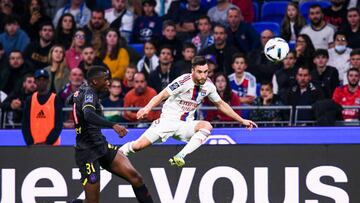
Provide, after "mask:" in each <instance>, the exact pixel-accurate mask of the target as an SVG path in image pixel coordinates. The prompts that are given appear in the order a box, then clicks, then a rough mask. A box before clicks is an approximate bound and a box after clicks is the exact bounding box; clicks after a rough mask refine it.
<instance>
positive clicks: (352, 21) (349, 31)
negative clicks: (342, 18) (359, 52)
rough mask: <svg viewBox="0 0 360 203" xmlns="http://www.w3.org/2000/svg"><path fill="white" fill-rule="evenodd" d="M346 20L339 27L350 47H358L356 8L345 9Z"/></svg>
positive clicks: (359, 14)
mask: <svg viewBox="0 0 360 203" xmlns="http://www.w3.org/2000/svg"><path fill="white" fill-rule="evenodd" d="M347 22H348V23H346V24H344V26H343V28H342V29H341V30H342V31H343V32H344V33H345V35H346V39H347V40H348V42H349V47H350V48H352V49H356V48H360V11H359V9H358V8H350V9H349V10H348V11H347Z"/></svg>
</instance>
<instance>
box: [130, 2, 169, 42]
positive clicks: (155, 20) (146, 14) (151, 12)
mask: <svg viewBox="0 0 360 203" xmlns="http://www.w3.org/2000/svg"><path fill="white" fill-rule="evenodd" d="M155 6H156V1H155V0H143V1H142V10H143V15H142V16H139V17H137V18H136V20H135V23H134V30H133V40H132V41H133V43H144V42H146V41H149V40H153V39H155V38H157V37H160V36H161V27H162V20H161V18H160V17H159V16H158V14H157V13H156V12H155Z"/></svg>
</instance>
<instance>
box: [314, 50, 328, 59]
mask: <svg viewBox="0 0 360 203" xmlns="http://www.w3.org/2000/svg"><path fill="white" fill-rule="evenodd" d="M318 56H325V57H326V58H329V52H328V50H327V49H316V50H315V52H314V58H316V57H318Z"/></svg>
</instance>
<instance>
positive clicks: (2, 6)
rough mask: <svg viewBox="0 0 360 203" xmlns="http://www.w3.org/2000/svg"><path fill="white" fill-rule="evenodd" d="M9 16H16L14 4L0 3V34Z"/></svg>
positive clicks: (10, 2)
mask: <svg viewBox="0 0 360 203" xmlns="http://www.w3.org/2000/svg"><path fill="white" fill-rule="evenodd" d="M9 16H17V15H16V14H15V9H14V3H13V1H12V0H1V1H0V33H3V32H4V28H5V21H6V19H7V18H8V17H9Z"/></svg>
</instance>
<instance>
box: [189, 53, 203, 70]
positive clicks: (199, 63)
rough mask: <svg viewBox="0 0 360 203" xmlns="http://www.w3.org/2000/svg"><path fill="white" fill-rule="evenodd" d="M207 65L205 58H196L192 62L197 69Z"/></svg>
mask: <svg viewBox="0 0 360 203" xmlns="http://www.w3.org/2000/svg"><path fill="white" fill-rule="evenodd" d="M206 63H207V61H206V59H205V57H204V56H195V57H194V58H193V59H192V60H191V66H192V68H195V67H196V66H203V65H205V64H206Z"/></svg>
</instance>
